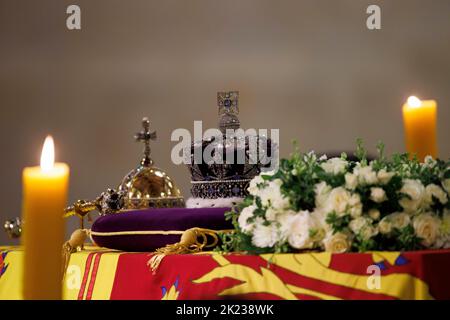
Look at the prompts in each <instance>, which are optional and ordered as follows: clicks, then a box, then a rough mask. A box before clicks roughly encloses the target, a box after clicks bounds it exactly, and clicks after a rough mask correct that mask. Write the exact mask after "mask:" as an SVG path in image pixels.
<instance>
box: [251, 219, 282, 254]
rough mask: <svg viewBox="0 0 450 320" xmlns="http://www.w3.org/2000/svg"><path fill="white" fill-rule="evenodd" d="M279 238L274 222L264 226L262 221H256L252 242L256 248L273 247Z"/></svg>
mask: <svg viewBox="0 0 450 320" xmlns="http://www.w3.org/2000/svg"><path fill="white" fill-rule="evenodd" d="M278 240H279V230H278V228H277V227H276V225H275V224H270V225H268V226H265V225H264V224H263V223H256V224H255V228H254V229H253V237H252V244H253V245H254V246H255V247H258V248H270V247H273V246H274V245H275V244H276V243H277V241H278Z"/></svg>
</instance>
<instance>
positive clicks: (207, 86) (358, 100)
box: [0, 0, 450, 244]
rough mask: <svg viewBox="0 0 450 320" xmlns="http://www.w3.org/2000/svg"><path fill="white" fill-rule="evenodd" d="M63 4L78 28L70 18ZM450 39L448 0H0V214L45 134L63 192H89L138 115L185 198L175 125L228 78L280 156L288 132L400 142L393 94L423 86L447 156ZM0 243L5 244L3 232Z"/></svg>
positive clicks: (11, 213) (118, 165) (7, 212)
mask: <svg viewBox="0 0 450 320" xmlns="http://www.w3.org/2000/svg"><path fill="white" fill-rule="evenodd" d="M73 3H76V4H78V5H80V6H81V10H82V30H81V31H69V30H67V29H66V24H65V20H66V17H67V15H66V13H65V11H66V7H67V5H69V4H73ZM369 4H378V5H380V6H381V7H382V29H381V30H380V31H369V30H367V28H366V18H367V14H366V8H367V6H368V5H369ZM449 40H450V1H448V0H433V1H425V0H395V1H375V0H373V1H365V0H339V1H336V0H327V1H325V0H307V1H301V0H291V1H286V0H282V1H275V0H254V1H253V0H239V1H238V0H231V1H230V0H229V1H218V0H189V1H184V0H183V1H182V0H178V1H168V0H160V1H150V0H140V1H119V0H114V1H113V0H108V1H106V0H97V1H88V0H73V1H57V0H51V1H50V0H40V1H20V0H16V1H6V0H0V121H1V122H0V143H1V157H0V177H1V192H0V202H1V207H0V221H1V222H2V224H3V221H4V220H5V219H6V218H7V217H15V216H18V215H20V206H21V171H22V168H23V167H24V166H28V165H36V164H38V162H39V156H40V151H41V148H42V143H43V140H44V138H45V135H46V134H48V133H51V134H53V135H54V138H55V140H56V148H57V159H58V160H60V161H65V162H68V163H69V164H70V166H71V171H72V172H71V173H72V174H71V187H70V200H71V201H73V200H76V199H78V198H92V197H94V196H96V195H97V194H99V193H100V192H102V191H103V190H105V189H106V188H107V187H114V186H116V185H117V184H118V183H119V181H120V180H121V178H122V177H123V176H124V175H125V174H126V173H127V172H128V171H129V170H130V169H132V168H133V167H134V166H136V165H137V163H138V161H139V160H140V156H141V149H142V147H141V145H139V144H137V143H135V142H133V134H134V133H135V132H136V131H137V130H139V129H140V120H141V117H142V116H145V115H147V116H149V117H150V118H151V120H152V126H153V128H154V129H156V130H157V132H158V141H157V142H156V143H153V146H152V150H153V158H154V160H155V161H156V163H157V164H158V165H159V166H161V167H162V168H164V169H166V170H167V171H168V172H169V173H170V174H171V175H172V176H173V177H174V178H175V180H176V181H177V182H178V184H179V186H180V187H181V189H182V191H183V193H184V195H185V196H188V194H189V175H188V172H187V170H186V168H184V167H182V166H175V165H173V164H172V163H171V162H170V150H171V148H172V146H173V145H174V143H173V142H171V141H170V134H171V132H172V130H173V129H175V128H188V129H190V130H192V128H193V121H194V120H204V127H212V126H215V125H216V120H217V109H216V101H215V100H216V91H217V90H224V89H237V90H240V92H241V103H240V107H241V115H240V118H241V122H242V124H243V126H244V127H256V128H280V130H281V131H280V136H281V155H282V156H287V155H288V154H289V152H290V151H291V140H292V139H297V140H299V142H300V145H301V147H302V148H303V149H304V150H309V149H314V150H316V151H328V150H351V149H353V146H354V142H355V138H356V137H362V138H363V139H364V140H365V142H366V144H367V145H368V146H369V147H370V149H371V150H372V151H373V150H374V146H375V144H376V142H377V141H378V140H383V141H385V142H386V144H387V150H388V151H389V152H396V151H404V142H403V127H402V117H401V105H402V103H403V102H404V101H405V100H406V98H407V97H408V96H409V95H411V94H416V95H418V96H419V97H423V98H434V99H436V100H437V101H438V104H439V106H438V108H439V123H438V126H439V127H438V130H439V146H440V156H441V157H445V158H448V157H449V155H450V145H449V143H448V138H449V136H450V127H449V125H448V124H449V122H450V111H449V106H450V90H449V84H450V41H449ZM69 224H70V228H73V227H74V226H75V225H76V221H75V219H73V220H70V222H69ZM0 243H2V244H6V243H12V242H11V241H9V240H8V239H7V238H6V236H5V234H4V233H3V231H1V232H0Z"/></svg>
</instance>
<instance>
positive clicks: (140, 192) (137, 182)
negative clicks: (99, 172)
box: [119, 165, 184, 210]
mask: <svg viewBox="0 0 450 320" xmlns="http://www.w3.org/2000/svg"><path fill="white" fill-rule="evenodd" d="M119 191H123V192H124V193H125V199H124V201H125V203H124V207H125V209H127V210H130V209H143V208H172V207H184V199H183V197H182V195H181V192H180V189H178V187H177V186H176V184H175V183H174V181H173V180H172V178H170V177H169V176H168V175H167V173H165V172H164V171H163V170H161V169H160V168H158V167H155V166H152V165H150V166H145V165H141V166H139V167H138V168H137V169H135V170H133V171H131V172H130V173H129V174H128V175H127V176H125V178H124V180H123V181H122V184H121V185H120V186H119Z"/></svg>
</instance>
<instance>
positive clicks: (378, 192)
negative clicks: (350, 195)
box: [370, 187, 387, 203]
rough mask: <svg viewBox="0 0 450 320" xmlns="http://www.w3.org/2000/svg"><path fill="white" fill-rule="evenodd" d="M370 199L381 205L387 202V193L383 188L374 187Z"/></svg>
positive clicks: (371, 189)
mask: <svg viewBox="0 0 450 320" xmlns="http://www.w3.org/2000/svg"><path fill="white" fill-rule="evenodd" d="M370 199H371V200H372V201H373V202H376V203H381V202H383V201H385V200H387V197H386V192H384V190H383V188H379V187H372V188H370Z"/></svg>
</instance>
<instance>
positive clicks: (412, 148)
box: [403, 96, 437, 161]
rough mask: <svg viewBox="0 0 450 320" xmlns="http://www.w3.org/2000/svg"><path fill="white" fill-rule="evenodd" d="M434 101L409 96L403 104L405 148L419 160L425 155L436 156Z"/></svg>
mask: <svg viewBox="0 0 450 320" xmlns="http://www.w3.org/2000/svg"><path fill="white" fill-rule="evenodd" d="M436 113H437V107H436V101H434V100H423V101H421V100H419V99H418V98H417V97H414V96H412V97H409V98H408V101H407V102H406V103H405V104H404V105H403V122H404V125H405V140H406V150H407V151H408V153H409V154H410V155H411V156H414V155H417V158H418V159H419V160H420V161H423V159H424V158H425V156H427V155H430V156H432V157H433V158H436V157H437V142H436Z"/></svg>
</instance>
